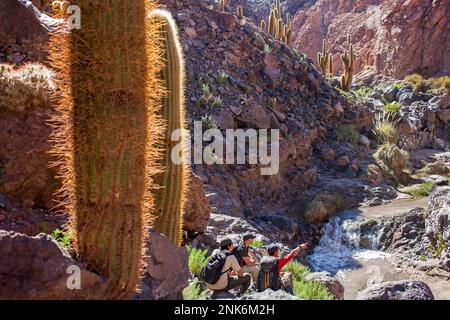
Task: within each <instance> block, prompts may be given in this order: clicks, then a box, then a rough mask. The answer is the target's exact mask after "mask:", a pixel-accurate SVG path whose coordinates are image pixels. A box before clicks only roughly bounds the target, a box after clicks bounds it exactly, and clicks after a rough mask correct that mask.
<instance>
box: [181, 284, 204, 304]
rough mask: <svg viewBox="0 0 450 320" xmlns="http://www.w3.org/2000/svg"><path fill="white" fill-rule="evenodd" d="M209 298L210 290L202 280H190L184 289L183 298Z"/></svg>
mask: <svg viewBox="0 0 450 320" xmlns="http://www.w3.org/2000/svg"><path fill="white" fill-rule="evenodd" d="M207 298H208V292H207V290H206V288H205V287H204V285H203V283H201V282H200V281H193V282H190V283H189V285H188V286H187V287H186V288H184V289H183V300H206V299H207Z"/></svg>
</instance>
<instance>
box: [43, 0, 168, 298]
mask: <svg viewBox="0 0 450 320" xmlns="http://www.w3.org/2000/svg"><path fill="white" fill-rule="evenodd" d="M77 5H78V6H79V7H80V9H81V12H83V26H82V28H81V29H74V30H72V31H71V32H70V33H66V32H57V33H53V34H51V38H50V42H51V43H50V45H49V48H51V49H50V52H49V56H50V61H51V64H52V67H54V68H55V69H56V70H57V78H56V82H57V86H58V88H59V92H58V93H57V96H55V98H56V100H57V106H56V108H57V110H58V112H57V116H55V118H54V119H53V123H54V125H55V132H54V134H53V135H52V139H53V141H54V150H53V153H54V154H55V155H56V156H57V157H58V160H57V162H56V165H58V167H59V176H60V177H61V178H62V180H63V181H62V185H63V187H62V190H61V194H62V196H63V200H62V204H63V206H64V209H65V211H66V212H68V213H69V215H70V223H69V224H70V226H69V227H70V232H71V234H73V236H74V238H73V242H74V248H75V250H76V252H77V255H78V259H79V260H80V261H83V262H84V263H86V265H87V267H88V268H89V269H90V270H93V271H96V272H98V273H100V274H102V275H104V276H106V277H107V279H108V283H107V285H106V286H107V289H106V292H104V298H107V299H121V298H130V297H132V296H133V294H134V293H135V292H136V288H137V286H138V285H139V283H140V280H141V277H142V271H143V256H144V248H145V246H144V244H145V241H146V236H147V227H148V225H149V223H150V222H151V216H150V212H151V210H152V208H153V206H154V199H153V196H152V194H151V192H150V191H151V190H152V189H153V188H155V185H154V183H153V180H152V176H154V175H155V174H156V173H157V171H158V170H157V169H158V166H157V163H156V161H155V159H156V158H157V157H158V154H159V150H158V147H157V144H156V141H158V138H159V137H160V135H161V129H160V127H161V125H160V124H161V123H160V121H159V119H158V116H157V115H156V113H157V111H158V110H159V109H160V105H159V103H158V101H159V100H161V97H162V93H163V90H162V88H161V87H160V82H159V80H158V77H157V75H158V73H159V72H160V69H161V67H162V63H163V61H162V59H161V53H160V48H159V46H158V28H157V25H155V24H154V23H153V22H151V21H150V20H149V19H146V12H147V10H151V9H154V7H155V4H154V2H153V1H149V0H145V1H144V0H134V1H128V0H116V1H114V2H110V1H96V0H78V1H77Z"/></svg>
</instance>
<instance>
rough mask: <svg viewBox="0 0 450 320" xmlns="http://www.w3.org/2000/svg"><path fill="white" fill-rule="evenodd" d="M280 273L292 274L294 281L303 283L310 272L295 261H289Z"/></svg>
mask: <svg viewBox="0 0 450 320" xmlns="http://www.w3.org/2000/svg"><path fill="white" fill-rule="evenodd" d="M282 272H290V273H292V279H293V280H294V281H303V280H304V278H305V276H306V275H307V274H308V273H309V272H310V271H309V268H308V267H307V266H305V265H303V264H301V263H300V262H297V261H295V260H292V261H290V262H289V263H288V264H286V265H285V266H284V267H283V270H282Z"/></svg>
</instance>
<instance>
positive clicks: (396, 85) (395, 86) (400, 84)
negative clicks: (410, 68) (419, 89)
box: [394, 82, 403, 89]
mask: <svg viewBox="0 0 450 320" xmlns="http://www.w3.org/2000/svg"><path fill="white" fill-rule="evenodd" d="M394 88H396V89H401V88H403V83H401V82H397V83H394Z"/></svg>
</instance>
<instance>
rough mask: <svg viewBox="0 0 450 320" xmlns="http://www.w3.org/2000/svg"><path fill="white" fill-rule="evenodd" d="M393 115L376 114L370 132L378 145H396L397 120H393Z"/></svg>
mask: <svg viewBox="0 0 450 320" xmlns="http://www.w3.org/2000/svg"><path fill="white" fill-rule="evenodd" d="M394 118H395V115H394V114H393V113H391V112H382V113H378V114H377V115H376V116H375V120H374V129H373V130H372V131H373V132H374V133H375V135H376V136H377V139H378V141H379V142H380V143H382V144H385V143H389V144H396V143H397V142H398V139H399V132H398V129H397V124H398V122H399V119H394Z"/></svg>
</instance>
